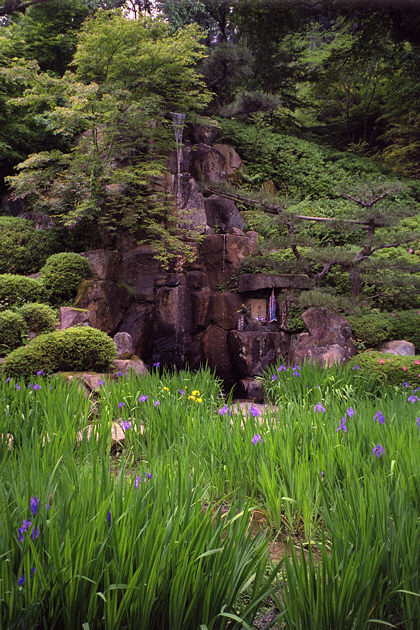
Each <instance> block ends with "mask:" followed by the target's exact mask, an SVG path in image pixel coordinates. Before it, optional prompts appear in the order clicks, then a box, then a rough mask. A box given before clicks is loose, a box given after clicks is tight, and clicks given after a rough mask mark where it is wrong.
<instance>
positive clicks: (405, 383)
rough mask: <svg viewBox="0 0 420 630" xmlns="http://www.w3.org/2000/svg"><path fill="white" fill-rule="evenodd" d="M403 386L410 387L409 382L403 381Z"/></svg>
mask: <svg viewBox="0 0 420 630" xmlns="http://www.w3.org/2000/svg"><path fill="white" fill-rule="evenodd" d="M402 386H403V387H407V389H408V388H409V387H410V383H407V381H404V383H403V384H402Z"/></svg>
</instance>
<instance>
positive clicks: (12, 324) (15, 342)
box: [0, 310, 28, 356]
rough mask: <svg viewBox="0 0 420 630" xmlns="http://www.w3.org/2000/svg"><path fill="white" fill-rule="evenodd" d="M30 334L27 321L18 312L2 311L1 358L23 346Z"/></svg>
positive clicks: (0, 331)
mask: <svg viewBox="0 0 420 630" xmlns="http://www.w3.org/2000/svg"><path fill="white" fill-rule="evenodd" d="M27 332H28V329H27V326H26V323H25V320H24V319H23V317H22V315H21V314H20V313H18V312H16V311H10V310H5V311H0V356H4V355H5V354H7V353H8V352H10V351H11V350H14V349H15V348H18V347H19V346H21V345H22V340H23V337H24V335H25V334H26V333H27Z"/></svg>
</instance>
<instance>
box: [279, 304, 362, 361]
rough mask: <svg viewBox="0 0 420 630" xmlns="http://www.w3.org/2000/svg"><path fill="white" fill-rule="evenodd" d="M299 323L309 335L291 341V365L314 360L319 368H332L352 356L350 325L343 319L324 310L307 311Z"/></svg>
mask: <svg viewBox="0 0 420 630" xmlns="http://www.w3.org/2000/svg"><path fill="white" fill-rule="evenodd" d="M302 319H303V321H304V322H305V325H306V327H307V329H308V331H309V332H308V333H301V334H300V335H294V336H293V337H292V342H291V346H290V353H289V360H290V362H291V363H301V362H303V361H304V360H306V361H311V360H315V361H318V363H320V364H321V365H332V364H333V363H343V362H345V361H347V360H348V359H350V357H352V356H353V355H354V354H356V348H355V345H354V340H353V337H352V333H351V328H350V324H349V322H348V321H347V319H346V318H345V317H342V316H341V315H339V314H338V313H333V312H332V311H328V310H327V309H325V308H310V309H309V310H307V311H305V312H304V313H303V315H302Z"/></svg>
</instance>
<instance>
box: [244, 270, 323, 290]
mask: <svg viewBox="0 0 420 630" xmlns="http://www.w3.org/2000/svg"><path fill="white" fill-rule="evenodd" d="M311 287H312V280H311V279H310V278H309V276H307V275H306V274H304V273H285V274H266V273H243V274H242V275H240V276H239V278H238V291H239V293H248V292H251V291H260V290H261V289H272V288H274V289H310V288H311Z"/></svg>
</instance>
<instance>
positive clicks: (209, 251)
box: [200, 232, 258, 291]
mask: <svg viewBox="0 0 420 630" xmlns="http://www.w3.org/2000/svg"><path fill="white" fill-rule="evenodd" d="M257 248H258V244H257V235H256V233H255V232H247V233H246V234H244V235H243V236H239V235H236V234H210V235H209V236H207V238H205V239H204V241H203V242H202V244H201V248H200V262H201V264H202V266H203V268H204V269H205V270H206V273H207V278H208V284H209V287H210V289H212V290H214V291H217V290H220V289H224V290H227V289H231V288H235V287H236V277H237V274H238V272H239V269H240V264H241V261H242V260H243V259H244V258H245V256H251V255H252V254H255V253H256V251H257Z"/></svg>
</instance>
